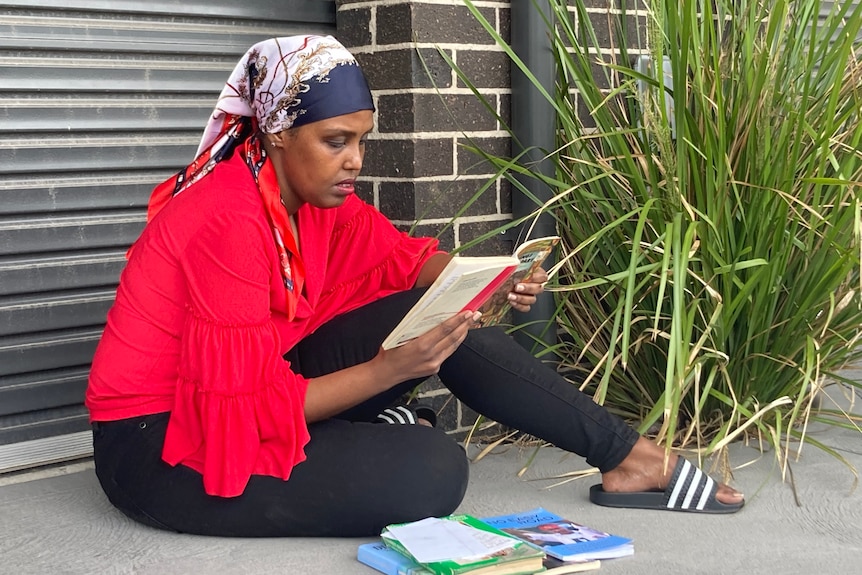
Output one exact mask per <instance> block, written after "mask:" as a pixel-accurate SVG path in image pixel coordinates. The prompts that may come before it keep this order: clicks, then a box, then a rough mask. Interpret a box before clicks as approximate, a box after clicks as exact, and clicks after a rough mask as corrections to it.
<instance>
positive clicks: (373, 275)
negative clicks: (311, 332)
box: [312, 198, 441, 328]
mask: <svg viewBox="0 0 862 575" xmlns="http://www.w3.org/2000/svg"><path fill="white" fill-rule="evenodd" d="M437 246H438V241H437V240H436V239H434V238H416V237H412V236H410V235H408V234H406V233H404V232H402V231H400V230H398V229H397V228H396V227H395V226H393V225H392V222H390V221H389V220H388V219H387V218H386V216H384V215H383V214H381V213H380V212H379V211H377V210H376V209H375V208H374V207H373V206H370V205H368V204H366V203H364V202H361V201H360V200H358V199H355V198H354V199H353V201H352V202H347V203H346V204H345V205H344V206H343V207H342V208H340V209H339V217H338V220H337V221H336V222H335V223H334V226H333V230H332V237H331V239H330V241H329V253H328V254H327V256H326V257H327V262H328V266H327V270H326V280H325V281H324V286H325V287H324V289H323V291H322V293H321V297H320V301H319V302H317V304H316V307H315V318H314V320H313V321H312V327H314V328H316V327H317V326H318V325H320V324H321V323H323V322H325V321H327V320H328V319H331V318H332V317H335V316H336V315H338V314H340V313H345V312H347V311H350V310H352V309H356V308H358V307H361V306H363V305H366V304H368V303H370V302H372V301H375V300H378V299H380V298H382V297H385V296H387V295H390V294H393V293H396V292H400V291H404V290H408V289H410V288H412V287H413V286H414V284H415V283H416V279H417V278H418V276H419V272H420V271H421V270H422V266H423V265H424V264H425V262H426V261H428V259H429V258H430V257H431V256H433V255H434V254H437V253H441V252H440V251H439V250H438V249H437Z"/></svg>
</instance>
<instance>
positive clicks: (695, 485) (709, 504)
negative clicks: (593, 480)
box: [590, 457, 745, 513]
mask: <svg viewBox="0 0 862 575" xmlns="http://www.w3.org/2000/svg"><path fill="white" fill-rule="evenodd" d="M717 490H718V483H716V482H715V481H714V480H713V479H712V478H711V477H709V476H708V475H707V474H706V473H704V472H703V471H701V470H700V469H699V468H697V467H696V466H694V465H692V464H691V463H690V462H689V461H688V460H686V459H684V458H682V457H680V458H679V459H678V460H677V462H676V467H674V470H673V475H672V476H671V478H670V482H669V483H668V485H667V488H665V490H664V491H636V492H632V493H610V492H606V491H605V490H604V489H602V486H601V484H599V485H593V486H592V487H590V501H592V502H593V503H595V504H596V505H604V506H605V507H626V508H630V509H667V510H670V511H690V512H694V513H735V512H737V511H739V510H740V509H742V506H743V505H745V502H744V501H740V502H739V503H734V504H727V503H722V502H721V501H718V500H717V499H716V498H715V492H716V491H717Z"/></svg>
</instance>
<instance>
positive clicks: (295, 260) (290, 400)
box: [86, 36, 742, 536]
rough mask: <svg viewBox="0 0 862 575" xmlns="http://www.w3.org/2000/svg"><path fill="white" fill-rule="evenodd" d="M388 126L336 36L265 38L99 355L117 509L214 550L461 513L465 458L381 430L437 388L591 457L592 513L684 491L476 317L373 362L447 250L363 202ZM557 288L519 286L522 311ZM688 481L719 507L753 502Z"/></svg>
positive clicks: (648, 454) (612, 424) (112, 315)
mask: <svg viewBox="0 0 862 575" xmlns="http://www.w3.org/2000/svg"><path fill="white" fill-rule="evenodd" d="M373 111H374V105H373V101H372V97H371V93H370V91H369V89H368V86H367V84H366V82H365V79H364V77H363V75H362V72H361V71H360V69H359V67H358V66H357V65H356V62H355V60H354V59H353V57H352V56H351V55H350V53H349V52H348V51H347V50H346V49H345V48H344V47H343V46H341V45H340V44H339V43H338V42H337V41H335V40H334V39H333V38H331V37H316V36H297V37H290V38H277V39H272V40H267V41H265V42H261V43H259V44H257V45H255V46H253V47H252V48H251V49H250V50H249V51H248V52H247V53H246V55H245V56H244V57H243V58H242V59H241V60H240V62H239V63H238V64H237V67H236V69H235V70H234V72H233V74H232V75H231V77H230V79H229V81H228V83H227V85H226V86H225V88H224V90H223V92H222V94H221V96H220V98H219V101H218V104H217V106H216V110H215V112H214V114H213V116H212V118H211V119H210V121H209V124H208V125H207V128H206V130H205V133H204V136H203V139H202V142H201V146H200V148H199V150H198V156H197V158H196V159H195V161H194V162H193V163H192V164H191V165H190V166H188V167H187V168H185V169H184V170H182V171H181V172H180V173H179V174H178V175H177V176H175V177H174V178H171V179H169V180H168V181H167V182H165V183H163V184H161V185H160V186H158V187H157V188H156V189H155V191H154V192H153V197H152V198H151V202H150V207H149V213H148V224H147V226H146V228H145V229H144V231H143V233H142V234H141V237H140V238H139V239H138V241H137V242H136V243H135V244H134V246H133V247H132V248H131V249H130V252H129V261H128V265H127V266H126V269H125V270H124V271H123V274H122V277H121V279H120V285H119V288H118V290H117V298H116V302H115V304H114V306H113V308H112V309H111V310H110V312H109V314H108V321H107V325H106V327H105V332H104V334H103V336H102V340H101V342H100V344H99V347H98V349H97V351H96V354H95V357H94V361H93V366H92V371H91V375H90V382H89V386H88V389H87V399H86V401H87V406H88V407H89V409H90V416H91V420H92V422H93V428H94V453H95V464H96V472H97V474H98V477H99V480H100V483H101V485H102V487H103V489H104V490H105V492H106V494H107V495H108V497H109V499H110V500H111V502H112V503H113V504H114V505H115V506H117V507H118V508H119V509H121V510H122V511H123V512H124V513H126V514H127V515H129V516H130V517H132V518H134V519H136V520H138V521H140V522H142V523H145V524H148V525H151V526H155V527H159V528H164V529H170V530H175V531H180V532H188V533H198V534H205V535H221V536H294V535H295V536H317V535H325V536H370V535H376V534H378V533H379V531H380V529H381V528H382V527H383V526H384V525H386V524H389V523H393V522H400V521H409V520H414V519H419V518H422V517H426V516H432V515H436V516H440V515H445V514H448V513H451V512H452V511H453V510H454V509H455V508H456V507H457V506H458V504H459V503H460V501H461V498H462V497H463V495H464V491H465V489H466V485H467V460H466V458H465V456H464V453H463V450H462V449H461V448H460V447H459V446H458V445H457V444H456V443H455V442H454V441H452V440H451V439H450V438H449V437H448V436H447V435H446V434H445V433H443V432H442V431H440V430H438V429H434V428H433V427H429V426H423V425H389V424H382V423H374V421H375V419H376V416H377V414H379V413H380V412H381V411H383V410H384V409H385V408H387V407H388V406H390V405H392V404H393V403H394V402H395V401H396V400H397V399H398V398H399V397H400V396H402V395H403V394H404V393H405V392H406V391H409V390H410V389H412V388H414V387H415V386H416V385H417V384H418V383H419V382H421V381H422V380H424V379H425V378H427V377H429V376H430V375H433V374H435V373H439V375H440V378H441V380H442V381H443V382H444V383H445V384H446V386H447V387H448V388H449V389H450V390H451V391H452V392H453V393H454V394H455V395H456V396H457V397H458V398H459V399H461V400H462V401H463V402H464V403H466V404H467V405H469V406H471V407H472V408H473V409H475V410H477V411H478V412H480V413H483V414H484V415H486V416H488V417H490V418H491V419H493V420H495V421H498V422H501V423H504V424H507V425H510V426H513V427H516V428H518V429H521V430H523V431H525V432H527V433H531V434H533V435H536V436H539V437H542V438H544V439H546V440H548V441H550V442H552V443H554V444H556V445H558V446H559V447H561V448H564V449H568V450H570V451H573V452H576V453H579V454H581V455H583V456H585V457H586V458H587V461H588V462H589V463H591V464H592V465H595V466H597V467H598V468H599V469H600V470H601V471H602V473H603V477H602V485H601V486H597V487H596V488H595V489H594V491H595V493H594V494H593V495H594V497H593V498H594V500H596V501H597V502H599V503H602V504H609V505H624V506H629V505H634V506H651V505H653V502H651V501H647V500H646V499H644V498H647V499H649V498H656V497H659V498H661V497H665V494H664V493H663V492H662V491H661V490H662V489H664V488H665V487H666V486H668V485H670V486H672V487H673V486H676V485H680V486H682V482H680V481H673V480H672V477H671V476H672V475H673V474H674V473H677V475H678V474H679V471H680V469H681V467H682V464H680V465H676V462H677V458H675V457H674V458H673V460H672V461H671V462H670V463H671V464H670V466H669V467H667V468H666V467H665V465H664V452H663V450H662V449H660V448H659V447H657V446H656V445H655V444H653V443H651V442H649V441H647V440H646V439H643V438H639V437H638V435H637V434H636V432H635V431H633V430H632V429H631V428H630V427H628V426H627V425H625V424H624V423H623V422H622V421H621V420H619V419H618V418H616V417H614V416H611V415H610V414H609V413H608V412H607V411H606V410H605V409H603V408H601V407H599V406H597V405H596V404H594V403H593V402H592V401H590V399H589V398H588V397H586V396H584V395H583V394H581V393H580V392H578V391H577V390H576V388H575V386H572V385H571V384H569V383H568V382H566V381H565V380H563V379H562V378H560V377H559V376H558V375H557V374H556V373H555V372H554V371H553V370H551V369H549V368H547V367H545V366H543V365H542V364H540V363H539V362H538V361H536V360H535V359H534V358H533V357H532V356H531V355H530V354H528V353H527V352H526V351H524V350H523V349H521V348H520V347H519V346H518V345H517V344H516V343H514V342H513V341H512V340H511V339H510V338H509V337H508V336H506V335H505V334H504V333H503V332H502V331H501V330H499V329H496V328H487V329H476V330H472V331H471V330H470V327H471V325H472V324H473V322H474V321H475V320H476V319H477V318H478V315H477V313H475V312H468V313H463V314H460V315H458V316H456V317H453V318H451V319H449V320H448V321H446V322H444V323H443V324H442V325H440V326H439V327H437V328H435V329H433V330H431V331H430V332H428V333H427V334H425V335H423V336H421V337H419V338H416V339H415V340H413V341H411V342H409V343H407V344H405V345H403V346H401V347H398V348H395V349H392V350H388V351H384V350H382V349H380V342H382V340H383V339H384V338H385V337H386V335H387V334H388V332H389V331H390V330H391V329H392V328H393V327H394V326H395V324H397V323H398V321H399V320H400V319H401V317H402V316H403V315H404V313H406V311H407V310H408V309H410V307H411V306H412V304H413V303H414V302H415V301H416V300H417V299H418V297H419V296H420V295H421V293H422V288H424V287H427V286H428V285H430V283H431V282H432V281H433V280H434V278H435V277H436V276H437V274H438V273H439V271H440V270H441V269H442V268H443V266H444V265H445V264H446V262H447V261H448V259H449V255H447V254H446V253H444V252H441V251H439V250H438V249H437V242H436V241H434V240H431V239H421V238H411V237H408V236H407V235H406V234H403V233H401V232H398V231H397V230H396V229H395V228H394V227H393V226H392V225H391V224H390V223H389V222H388V220H386V218H385V217H383V216H382V215H381V214H380V213H379V212H377V211H376V210H374V209H373V208H372V207H370V206H368V205H367V204H364V203H363V202H361V201H360V200H359V199H357V198H356V196H355V194H354V184H355V180H356V177H357V176H358V175H359V172H360V169H361V167H362V160H363V155H364V149H365V140H366V135H367V134H368V132H369V131H371V129H372V120H373ZM546 280H547V276H546V275H545V273H544V272H540V273H538V274H536V277H533V278H530V279H529V281H527V282H526V283H522V284H519V285H518V286H516V289H515V292H513V293H512V294H510V299H511V300H512V304H513V306H514V307H515V308H516V309H519V310H522V311H523V310H526V309H529V307H530V305H532V304H533V303H534V302H535V297H536V295H537V294H539V293H540V292H541V291H542V283H543V282H544V281H546ZM679 461H680V462H682V460H681V459H680V460H679ZM698 474H699V472H698ZM691 475H692V476H695V475H696V474H691ZM699 477H700V476H699V475H697V477H696V478H699ZM686 481H688V482H691V477H689V478H688V479H687V480H686ZM695 484H696V485H698V486H699V487H696V488H695V487H691V491H692V493H694V490H695V489H697V490H698V494H700V493H701V492H702V493H703V495H704V496H703V500H704V502H705V503H708V505H707V507H708V509H709V510H712V511H721V512H728V511H735V510H736V509H738V508H739V507H741V505H742V496H741V495H740V494H738V493H736V492H735V491H733V490H732V489H730V488H729V487H727V486H724V485H721V486H717V487H716V486H714V485H712V484H707V482H706V480H703V481H699V480H698V481H695V483H694V484H693V485H695ZM687 485H688V483H686V486H687ZM686 488H687V487H686ZM656 490H658V491H656ZM667 493H668V494H670V491H668V492H667ZM620 498H623V499H620ZM625 498H628V499H625ZM638 498H640V499H638ZM697 498H698V499H699V498H700V495H698V496H697ZM689 499H691V497H689Z"/></svg>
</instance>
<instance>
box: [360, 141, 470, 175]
mask: <svg viewBox="0 0 862 575" xmlns="http://www.w3.org/2000/svg"><path fill="white" fill-rule="evenodd" d="M452 146H453V143H452V141H451V140H449V139H433V140H415V139H409V140H408V139H397V140H375V141H373V142H371V143H370V144H369V146H368V150H367V152H366V154H365V164H364V167H363V173H364V174H365V175H366V176H383V177H395V178H414V177H421V176H441V175H451V174H452V173H453V169H454V167H453V162H452Z"/></svg>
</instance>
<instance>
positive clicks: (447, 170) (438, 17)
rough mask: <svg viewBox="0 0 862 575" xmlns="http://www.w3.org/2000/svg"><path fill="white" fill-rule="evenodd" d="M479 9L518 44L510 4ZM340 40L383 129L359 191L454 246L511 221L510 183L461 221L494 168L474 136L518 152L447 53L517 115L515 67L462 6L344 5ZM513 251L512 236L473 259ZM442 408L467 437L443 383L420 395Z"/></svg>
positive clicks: (468, 419) (444, 418) (432, 0)
mask: <svg viewBox="0 0 862 575" xmlns="http://www.w3.org/2000/svg"><path fill="white" fill-rule="evenodd" d="M477 5H478V6H479V7H480V8H481V10H482V13H483V14H484V15H485V17H486V18H487V19H488V20H489V21H490V22H495V23H496V25H497V29H498V31H500V32H502V34H503V35H504V37H506V38H508V15H509V8H508V6H509V3H508V2H494V1H480V2H477ZM337 6H338V13H337V26H338V32H337V36H338V39H339V40H340V41H341V42H343V43H344V44H345V45H346V46H347V47H349V48H350V50H351V51H352V52H353V53H354V54H355V55H356V58H357V60H358V61H359V63H360V65H361V66H362V68H363V70H364V72H365V75H366V76H367V78H368V82H369V84H370V86H371V89H372V92H373V94H374V100H375V104H376V107H377V112H376V114H375V115H376V118H375V120H376V121H375V129H374V131H373V133H372V134H371V135H370V137H369V140H370V142H369V145H368V149H367V152H366V158H365V166H364V168H363V176H362V178H361V179H362V182H361V184H360V185H359V186H358V191H359V194H360V195H361V196H362V197H363V199H365V200H366V201H367V202H369V203H372V204H374V205H375V206H377V207H378V208H379V209H380V210H381V211H382V212H383V213H384V214H386V215H387V216H388V217H389V218H390V219H391V220H392V221H393V222H394V223H395V224H396V225H397V226H398V227H399V228H401V229H404V230H409V229H410V228H411V227H412V226H413V225H414V224H416V223H417V221H418V225H417V226H416V229H415V230H414V234H415V235H422V236H428V235H431V236H439V238H440V242H441V247H442V248H443V249H446V250H451V249H453V248H456V247H459V246H461V245H463V244H464V243H465V242H467V241H469V240H471V239H474V238H476V237H478V236H480V235H481V234H483V233H485V232H488V231H490V230H493V229H495V228H496V227H498V226H500V225H501V224H503V223H505V222H507V221H509V220H511V196H510V189H509V186H508V185H507V184H506V183H505V182H497V183H495V185H494V186H492V187H491V188H489V189H488V190H487V191H486V192H485V193H483V194H482V195H481V196H480V197H479V198H477V199H476V201H474V202H473V203H472V205H471V206H470V207H469V208H468V209H467V210H466V211H465V212H464V213H463V214H461V215H460V216H459V217H457V218H456V219H455V220H454V221H453V216H455V214H456V212H457V211H458V210H459V208H461V207H462V206H463V205H465V204H466V203H467V202H468V200H470V199H471V198H472V197H473V196H474V195H475V194H476V193H477V191H478V190H479V189H480V188H481V187H482V185H483V184H484V183H486V182H487V181H488V179H489V177H490V176H491V175H492V174H493V172H491V171H489V168H488V166H486V165H485V166H483V165H478V159H477V158H476V157H475V156H474V155H473V154H472V153H469V152H468V151H465V150H464V149H462V147H461V144H462V143H464V142H465V141H466V138H467V137H469V138H473V139H475V140H476V141H477V142H480V143H481V144H482V146H483V147H484V148H485V149H489V150H494V151H496V152H497V153H500V154H508V153H509V148H510V146H509V138H508V134H507V133H506V132H505V131H503V130H502V128H501V126H500V125H498V122H497V120H496V118H495V117H494V116H493V115H492V114H491V113H489V112H488V110H486V109H485V108H484V106H483V105H482V104H481V103H480V102H479V101H478V100H477V98H475V96H474V95H473V94H472V93H471V92H470V90H469V88H467V87H466V85H464V84H463V83H461V82H460V81H459V80H458V79H457V77H456V75H455V73H454V72H453V71H452V70H451V68H450V67H449V65H448V64H447V63H446V61H445V60H444V59H443V58H442V57H441V56H440V54H439V52H438V49H440V50H444V51H445V52H446V54H448V55H449V57H450V58H452V59H453V60H454V61H455V62H457V63H458V65H459V66H460V67H461V68H462V69H463V70H464V71H465V72H466V74H467V76H468V77H469V78H470V79H471V81H472V82H473V83H474V85H476V86H477V87H479V88H481V90H482V93H483V94H484V95H485V96H486V97H487V98H488V100H489V101H490V102H491V103H492V104H493V106H494V108H495V110H496V112H497V113H498V114H500V116H502V117H503V118H504V119H506V120H507V119H508V117H509V95H510V92H511V90H510V88H509V62H508V58H507V57H506V56H505V54H504V53H503V52H502V51H501V50H499V49H498V48H497V46H496V45H495V43H494V41H493V39H492V38H491V37H490V36H489V35H488V34H487V32H486V31H485V30H484V29H483V28H482V27H481V25H480V24H479V23H478V22H476V21H475V19H474V18H473V16H472V15H471V14H470V13H469V12H468V10H467V8H466V7H465V6H464V5H463V3H462V2H461V1H460V0H426V1H398V0H395V1H392V0H383V1H365V2H362V1H349V0H340V1H338V2H337ZM511 249H512V246H511V245H508V244H507V243H506V242H505V241H503V239H502V238H500V239H499V240H492V241H486V242H483V243H482V244H481V245H479V246H476V247H475V248H471V250H469V251H468V252H467V253H470V254H474V255H479V254H499V253H504V252H506V251H510V250H511ZM420 393H421V396H422V397H423V400H424V401H426V402H428V403H430V404H432V405H433V406H434V407H435V408H436V409H437V410H438V411H439V412H440V416H439V417H440V425H441V426H442V427H443V428H445V429H447V430H449V431H452V432H454V433H463V432H464V431H466V430H467V429H469V428H470V426H472V425H473V422H474V421H475V420H476V414H475V413H474V412H471V411H469V410H468V409H467V408H465V407H463V406H461V405H460V404H459V403H458V402H457V401H455V400H454V399H453V398H451V396H450V394H449V392H448V391H447V390H446V389H445V388H443V386H442V385H441V384H440V382H439V380H437V379H436V378H433V379H431V380H429V381H428V382H427V383H426V384H425V385H424V386H423V387H422V389H421V390H420Z"/></svg>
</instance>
